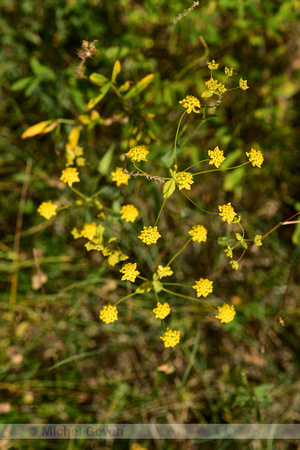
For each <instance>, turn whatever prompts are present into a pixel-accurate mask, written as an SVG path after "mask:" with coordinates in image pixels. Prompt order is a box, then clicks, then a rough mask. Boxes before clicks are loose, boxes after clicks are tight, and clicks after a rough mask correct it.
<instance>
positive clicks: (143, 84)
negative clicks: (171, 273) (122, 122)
mask: <svg viewBox="0 0 300 450" xmlns="http://www.w3.org/2000/svg"><path fill="white" fill-rule="evenodd" d="M154 75H155V74H154V73H150V74H149V75H147V76H146V77H144V78H143V79H142V80H140V81H139V82H138V83H137V84H136V86H134V87H133V88H132V89H130V91H129V92H127V94H125V96H124V97H125V99H126V100H128V99H129V98H132V97H135V96H136V95H138V94H140V93H141V92H142V91H143V90H144V89H146V87H147V86H148V85H149V84H150V83H151V82H152V80H153V78H154Z"/></svg>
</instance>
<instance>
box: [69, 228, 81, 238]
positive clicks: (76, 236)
mask: <svg viewBox="0 0 300 450" xmlns="http://www.w3.org/2000/svg"><path fill="white" fill-rule="evenodd" d="M71 234H72V235H73V238H74V239H79V238H81V233H80V232H79V231H78V230H77V228H76V227H75V228H73V230H72V231H71Z"/></svg>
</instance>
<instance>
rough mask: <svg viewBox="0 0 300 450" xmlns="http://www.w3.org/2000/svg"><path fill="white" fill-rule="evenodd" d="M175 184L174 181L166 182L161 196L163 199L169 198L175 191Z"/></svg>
mask: <svg viewBox="0 0 300 450" xmlns="http://www.w3.org/2000/svg"><path fill="white" fill-rule="evenodd" d="M175 188H176V183H175V180H168V181H166V182H165V184H164V189H163V196H164V198H165V199H167V198H169V197H171V195H172V194H173V192H174V191H175Z"/></svg>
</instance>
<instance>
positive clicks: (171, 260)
mask: <svg viewBox="0 0 300 450" xmlns="http://www.w3.org/2000/svg"><path fill="white" fill-rule="evenodd" d="M192 239H193V238H192V237H191V238H190V239H189V240H188V241H187V242H186V243H185V244H184V246H183V247H182V248H181V249H180V250H179V251H178V252H177V253H176V255H174V256H173V258H171V259H170V261H169V262H168V264H167V267H168V266H169V265H170V264H171V263H172V262H173V261H174V259H175V258H177V256H178V255H179V254H180V253H181V252H182V251H183V250H184V249H185V247H186V246H187V245H188V244H189V243H190V242H191V240H192Z"/></svg>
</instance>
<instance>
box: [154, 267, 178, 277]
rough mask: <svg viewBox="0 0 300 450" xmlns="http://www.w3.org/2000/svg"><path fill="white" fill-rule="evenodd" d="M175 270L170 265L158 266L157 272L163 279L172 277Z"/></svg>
mask: <svg viewBox="0 0 300 450" xmlns="http://www.w3.org/2000/svg"><path fill="white" fill-rule="evenodd" d="M173 273H174V272H173V270H171V267H170V266H166V267H163V266H158V269H157V274H158V276H159V279H160V280H161V279H162V278H163V277H170V276H171V275H173Z"/></svg>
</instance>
